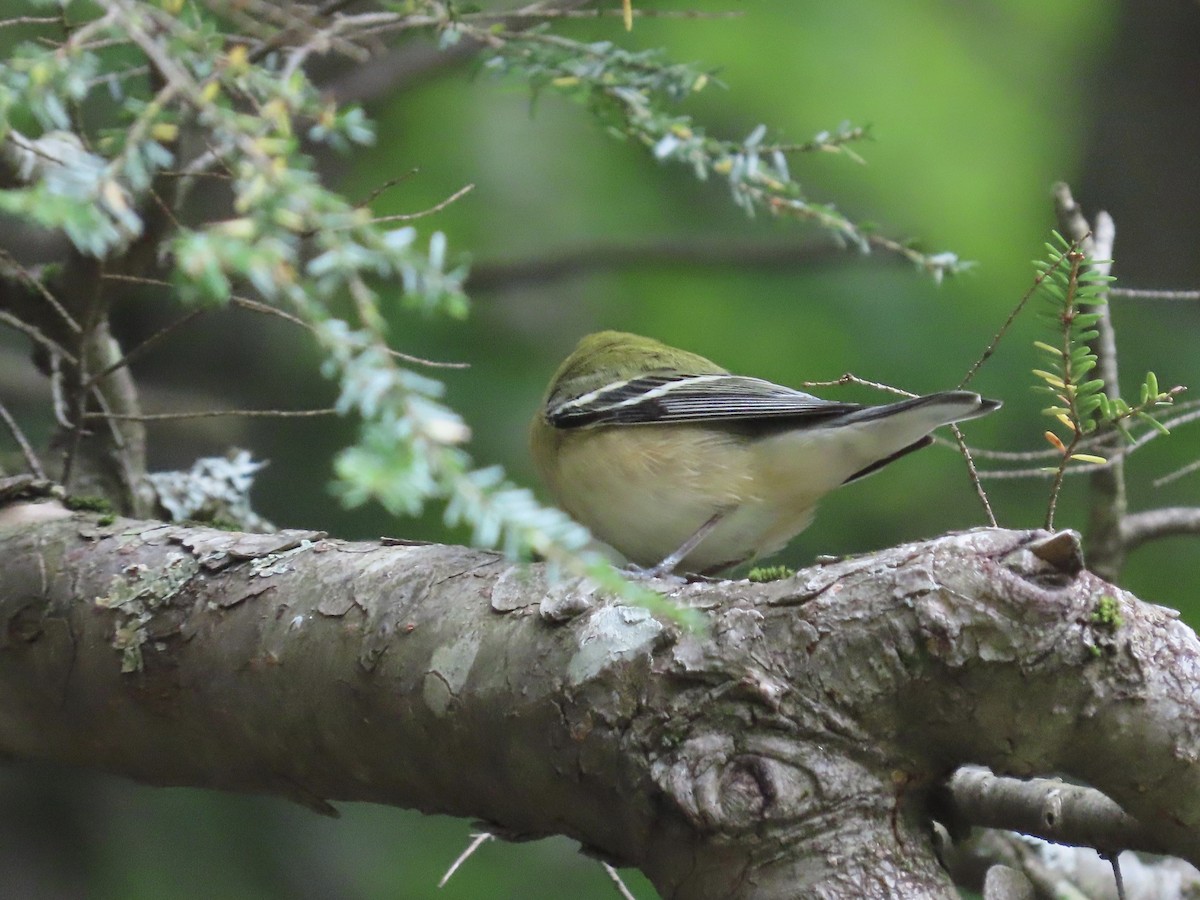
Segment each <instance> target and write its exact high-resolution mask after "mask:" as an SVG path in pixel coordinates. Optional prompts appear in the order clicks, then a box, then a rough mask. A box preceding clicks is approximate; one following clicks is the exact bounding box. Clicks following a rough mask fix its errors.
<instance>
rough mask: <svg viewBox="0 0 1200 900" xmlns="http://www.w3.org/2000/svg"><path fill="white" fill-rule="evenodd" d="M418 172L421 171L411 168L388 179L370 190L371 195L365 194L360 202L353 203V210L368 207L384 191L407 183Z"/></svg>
mask: <svg viewBox="0 0 1200 900" xmlns="http://www.w3.org/2000/svg"><path fill="white" fill-rule="evenodd" d="M419 171H421V170H420V169H417V168H412V169H409V170H408V171H407V172H405V173H404V174H403V175H397V176H396V177H395V178H389V179H388V180H387V181H385V182H384V183H383V184H381V185H379V187H376V188H373V189H372V190H371V193H369V194H367V196H366V197H364V198H363V199H362V200H360V201H358V203H355V204H354V208H355V209H362V208H363V207H364V206H370V205H371V204H372V203H374V202H375V200H376V199H378V198H379V196H380V195H381V194H383V193H384V191H388V190H391V189H392V188H394V187H395V186H396V185H398V184H400V183H401V182H404V181H407V180H408V179H410V178H412V177H413V176H414V175H416V174H417V173H418V172H419Z"/></svg>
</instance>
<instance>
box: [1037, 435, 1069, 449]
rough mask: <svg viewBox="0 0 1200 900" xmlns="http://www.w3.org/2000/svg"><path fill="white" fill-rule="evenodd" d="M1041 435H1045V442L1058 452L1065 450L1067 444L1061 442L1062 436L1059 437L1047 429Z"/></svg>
mask: <svg viewBox="0 0 1200 900" xmlns="http://www.w3.org/2000/svg"><path fill="white" fill-rule="evenodd" d="M1043 437H1045V439H1046V443H1047V444H1049V445H1050V446H1051V447H1053V448H1054V449H1055V450H1057V451H1058V452H1059V453H1066V452H1067V445H1066V444H1064V443H1063V442H1062V438H1060V437H1059V436H1058V435H1057V434H1055V433H1054V432H1053V431H1047V432H1046V433H1045V434H1044V435H1043Z"/></svg>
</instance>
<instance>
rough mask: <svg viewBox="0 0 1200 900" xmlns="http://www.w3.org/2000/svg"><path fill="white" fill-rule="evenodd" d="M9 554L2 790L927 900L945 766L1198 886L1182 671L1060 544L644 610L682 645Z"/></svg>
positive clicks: (166, 566) (13, 547)
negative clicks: (578, 851)
mask: <svg viewBox="0 0 1200 900" xmlns="http://www.w3.org/2000/svg"><path fill="white" fill-rule="evenodd" d="M42 506H43V507H44V506H45V504H43V505H42ZM13 509H14V510H15V513H19V512H20V511H21V510H22V509H31V507H28V506H26V507H20V506H18V507H14V508H13ZM30 518H31V520H34V519H38V518H45V516H44V515H42V516H40V517H38V516H31V517H30ZM6 521H7V522H8V523H9V527H7V528H4V529H2V530H0V552H3V554H4V559H5V560H6V565H5V566H4V568H3V570H2V571H0V617H2V620H3V622H4V625H5V627H4V629H3V630H0V635H3V637H2V638H0V641H2V642H0V751H3V752H6V753H8V754H11V755H13V756H16V757H21V758H28V759H43V760H54V761H57V762H60V763H68V764H73V765H80V766H89V767H96V768H101V769H105V770H108V771H115V772H120V773H123V774H126V775H128V776H130V777H134V778H137V779H139V780H142V781H145V782H148V783H151V784H162V785H168V784H170V785H176V784H188V785H196V786H205V787H214V788H222V789H226V790H237V791H250V792H260V793H275V794H283V795H285V796H289V797H291V798H293V799H296V800H298V801H300V802H303V803H306V804H307V805H309V806H311V807H313V808H316V809H320V810H322V811H326V812H328V811H331V810H332V807H331V806H330V805H329V804H330V801H334V800H366V801H372V802H378V803H391V804H396V805H403V806H409V807H415V808H417V809H422V810H425V811H427V812H441V813H449V814H453V815H460V816H472V817H475V818H480V819H483V820H485V821H487V822H489V823H493V824H492V825H490V826H489V830H490V831H494V832H496V833H500V834H509V835H513V834H518V835H540V834H545V833H550V832H560V833H565V834H567V835H570V836H572V837H574V838H576V839H578V840H580V841H581V842H583V843H584V844H585V846H587V847H588V848H590V849H591V850H593V851H594V852H596V853H599V854H600V855H601V856H602V857H603V858H606V859H610V860H613V861H617V862H621V863H627V864H631V865H636V866H638V867H640V868H641V869H642V870H643V871H644V872H646V874H647V875H648V876H649V877H650V878H651V880H652V881H653V882H654V883H655V884H656V886H657V887H658V889H659V890H660V891H661V892H662V893H663V894H664V895H665V896H674V897H678V898H698V900H707V898H718V897H719V898H735V900H737V898H746V897H751V896H753V897H756V898H763V897H765V898H775V897H780V898H783V897H789V898H791V897H800V896H825V897H912V896H922V897H932V898H940V897H945V898H950V897H953V896H955V894H954V889H953V887H952V886H951V884H950V882H949V880H948V878H947V876H946V874H945V872H944V871H943V870H942V869H941V868H940V866H939V865H938V863H937V861H936V858H935V855H934V853H933V848H932V844H931V841H930V821H929V813H928V809H929V803H930V800H931V792H932V790H933V788H934V787H935V785H936V784H937V783H938V782H939V781H940V779H941V777H942V776H943V775H944V774H946V773H948V772H949V771H951V770H953V769H954V768H956V767H957V766H959V765H960V764H964V763H971V762H974V763H979V764H983V765H989V766H991V767H993V768H995V769H996V770H998V771H1001V772H1006V773H1009V774H1031V773H1038V772H1042V773H1048V772H1064V773H1067V774H1069V775H1072V776H1074V777H1076V778H1078V779H1081V780H1084V781H1087V782H1088V783H1090V784H1093V785H1095V786H1096V787H1097V788H1098V789H1100V790H1102V791H1104V792H1105V793H1106V794H1108V795H1109V796H1111V797H1112V798H1113V799H1114V800H1116V801H1117V802H1119V803H1120V804H1121V805H1122V807H1123V808H1124V810H1125V811H1126V812H1127V813H1129V814H1130V815H1131V816H1134V817H1136V818H1137V820H1138V821H1140V822H1141V823H1143V825H1144V827H1145V828H1146V830H1147V834H1148V835H1150V836H1151V838H1152V839H1153V840H1154V841H1156V842H1157V844H1158V845H1159V846H1161V847H1162V848H1164V849H1166V850H1168V851H1169V852H1171V853H1173V854H1176V855H1179V856H1182V857H1184V858H1188V859H1192V860H1195V859H1200V827H1198V826H1200V772H1198V771H1197V767H1196V766H1195V765H1194V764H1193V763H1192V762H1191V759H1192V756H1191V754H1192V753H1193V752H1194V748H1195V747H1196V746H1197V744H1198V740H1197V736H1198V735H1200V697H1198V696H1197V693H1196V691H1195V689H1194V685H1195V683H1196V676H1197V673H1198V671H1200V642H1198V641H1197V638H1196V636H1195V635H1194V634H1193V633H1192V632H1191V631H1190V630H1189V629H1188V628H1186V626H1184V625H1183V624H1182V623H1180V622H1179V621H1178V620H1177V619H1176V618H1175V617H1173V616H1172V615H1171V614H1170V613H1169V612H1168V611H1166V610H1163V609H1161V608H1160V607H1155V606H1150V605H1147V604H1142V603H1140V602H1139V601H1137V600H1136V599H1135V598H1133V597H1132V596H1130V595H1128V594H1126V593H1123V592H1121V591H1119V590H1118V589H1117V588H1114V587H1112V586H1111V585H1108V584H1105V583H1104V582H1102V581H1100V580H1099V579H1097V578H1096V577H1095V576H1094V575H1092V574H1091V573H1089V572H1086V571H1080V569H1079V562H1078V548H1077V547H1075V549H1074V552H1072V551H1071V546H1074V544H1073V540H1072V538H1071V535H1070V534H1069V533H1063V534H1059V535H1054V536H1047V535H1046V534H1044V533H1039V532H1009V531H1003V530H999V529H981V530H977V531H974V532H969V533H965V534H960V535H951V536H947V537H945V538H942V539H939V540H936V541H931V542H928V543H925V544H913V545H907V546H903V547H897V548H894V549H892V550H888V551H884V552H882V553H878V554H873V555H870V556H865V557H860V558H856V559H851V560H846V561H843V562H839V563H835V564H832V565H827V566H820V567H817V568H813V569H810V570H807V571H803V572H800V573H798V574H797V575H796V576H795V577H793V578H790V579H786V580H784V581H780V582H773V583H770V584H765V585H751V584H749V583H747V582H720V583H701V584H693V585H687V586H682V587H679V586H670V587H669V590H670V593H671V597H672V599H673V600H674V601H675V602H677V603H681V604H685V605H688V606H691V607H693V608H696V609H699V610H702V611H703V612H704V614H705V616H706V618H707V620H708V623H709V627H708V630H707V632H705V633H703V634H688V633H682V632H680V631H678V630H677V629H676V628H674V627H673V626H671V625H668V624H664V623H662V622H659V621H657V620H656V619H654V618H653V617H651V616H650V615H649V614H648V613H647V612H646V611H645V610H642V609H638V608H632V607H627V606H621V605H619V604H616V603H614V602H609V601H605V600H603V599H601V598H599V597H597V596H595V594H594V592H593V591H592V590H590V589H588V588H587V587H586V586H585V585H581V584H579V583H578V582H575V583H567V584H556V583H552V582H550V581H548V580H547V575H546V573H545V571H544V570H543V569H542V568H541V567H538V566H524V567H522V566H515V565H513V564H511V563H509V562H507V561H505V560H504V559H503V558H502V557H500V556H498V555H496V554H492V553H483V552H479V551H473V550H467V549H464V548H459V547H442V546H420V547H414V546H405V547H393V546H386V547H385V546H379V545H376V544H351V543H345V542H341V541H331V540H325V539H323V538H322V537H321V536H320V535H319V534H315V533H310V532H284V533H280V534H274V535H243V534H236V533H228V532H222V531H216V530H212V529H200V528H183V527H178V526H171V525H163V524H160V523H154V522H138V521H133V520H118V521H116V522H112V523H110V524H104V523H103V522H102V520H98V519H96V518H95V517H86V516H82V517H75V518H67V519H63V520H60V521H50V522H44V521H42V522H37V521H32V522H31V524H27V525H20V524H19V523H20V521H21V518H20V516H19V515H15V517H14V515H10V516H8V517H7V518H6ZM564 599H567V600H570V601H571V603H570V604H569V605H571V606H572V608H574V609H578V610H580V614H579V615H577V616H575V617H574V618H569V619H567V620H566V621H565V622H564V621H561V618H562V617H561V615H558V616H551V615H550V613H551V612H552V611H553V610H561V609H562V608H563V607H564V604H563V603H562V602H561V601H563V600H564ZM543 601H546V603H547V614H546V615H542V614H541V612H540V610H541V606H542V603H543ZM1098 608H1104V609H1107V610H1108V613H1109V615H1108V616H1107V617H1105V618H1103V619H1098V618H1097V615H1096V612H1097V609H1098ZM123 670H124V671H123ZM1028 722H1037V723H1038V727H1037V728H1028V727H1024V726H1022V725H1021V723H1028ZM1131 758H1137V759H1138V760H1139V765H1138V766H1130V765H1129V764H1128V760H1129V759H1131ZM834 857H836V858H837V859H838V864H837V865H836V866H830V865H829V864H828V862H827V861H828V860H830V859H832V858H834Z"/></svg>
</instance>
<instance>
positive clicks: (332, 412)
mask: <svg viewBox="0 0 1200 900" xmlns="http://www.w3.org/2000/svg"><path fill="white" fill-rule="evenodd" d="M337 415H341V413H340V411H339V410H337V409H335V408H334V407H332V406H330V407H326V408H323V409H206V410H200V411H198V412H178V413H137V414H133V413H105V412H89V413H84V416H83V417H84V418H85V419H114V420H117V421H121V422H164V421H170V420H175V419H213V418H219V417H221V416H239V417H242V418H246V419H307V418H314V417H317V416H337Z"/></svg>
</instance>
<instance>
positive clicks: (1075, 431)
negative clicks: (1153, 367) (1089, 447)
mask: <svg viewBox="0 0 1200 900" xmlns="http://www.w3.org/2000/svg"><path fill="white" fill-rule="evenodd" d="M1046 251H1047V255H1046V258H1045V259H1042V260H1038V261H1035V263H1034V265H1035V267H1036V268H1037V270H1038V292H1039V293H1040V295H1041V297H1042V298H1043V300H1044V305H1043V309H1042V310H1041V315H1042V317H1043V318H1044V319H1045V320H1046V321H1047V322H1048V323H1049V324H1050V327H1051V328H1052V329H1053V330H1054V331H1056V332H1057V335H1056V339H1055V342H1054V343H1049V342H1046V341H1035V342H1034V346H1035V347H1037V349H1038V350H1039V351H1041V352H1042V354H1043V355H1044V356H1045V357H1046V358H1047V360H1048V368H1046V369H1034V370H1033V374H1034V375H1035V376H1036V377H1037V378H1038V380H1039V382H1040V383H1039V384H1038V385H1036V386H1035V387H1034V390H1036V391H1039V392H1040V393H1044V394H1049V395H1050V396H1051V398H1052V401H1051V405H1049V406H1047V407H1045V408H1044V409H1043V410H1042V413H1043V414H1044V415H1047V416H1050V417H1052V418H1054V419H1056V420H1057V421H1058V422H1059V423H1060V424H1061V425H1062V426H1063V427H1065V428H1066V429H1067V432H1068V434H1067V439H1066V440H1065V441H1064V440H1063V439H1062V438H1061V437H1059V436H1058V435H1057V434H1055V433H1054V432H1053V431H1047V432H1046V440H1047V441H1048V442H1049V443H1050V444H1051V446H1053V447H1054V448H1055V449H1056V450H1058V451H1059V452H1060V453H1061V454H1062V458H1061V460H1060V462H1059V464H1058V466H1057V467H1055V469H1054V470H1053V471H1054V472H1055V479H1054V486H1053V488H1052V489H1051V495H1050V504H1049V507H1048V510H1047V515H1046V527H1047V528H1052V527H1053V525H1054V508H1055V504H1056V502H1057V498H1058V493H1059V490H1060V489H1061V487H1062V479H1063V475H1064V473H1065V472H1066V469H1067V467H1068V466H1069V465H1070V464H1071V463H1072V462H1080V463H1085V464H1092V465H1104V464H1107V462H1108V460H1107V459H1106V458H1105V457H1103V456H1097V455H1094V454H1091V453H1080V452H1076V451H1077V449H1078V448H1079V446H1080V444H1081V443H1082V442H1084V441H1086V440H1087V438H1088V437H1089V436H1094V435H1096V434H1097V433H1098V432H1102V431H1103V430H1104V429H1116V430H1117V431H1119V432H1120V433H1121V434H1122V435H1123V436H1124V437H1125V438H1126V439H1128V440H1132V436H1131V435H1130V434H1129V431H1128V428H1127V423H1128V421H1129V420H1130V419H1134V418H1136V419H1140V420H1142V421H1143V422H1146V423H1147V424H1149V425H1150V426H1152V427H1154V428H1156V429H1158V430H1160V431H1162V432H1163V433H1164V434H1165V433H1166V431H1167V429H1166V426H1164V425H1163V424H1162V423H1161V422H1159V421H1158V420H1157V419H1155V418H1154V416H1153V415H1151V413H1150V410H1151V409H1154V408H1155V407H1159V406H1166V405H1170V404H1171V403H1172V402H1173V398H1174V395H1175V394H1177V393H1179V392H1180V391H1181V390H1183V389H1182V388H1173V389H1172V390H1169V391H1160V390H1159V387H1158V379H1157V378H1156V377H1155V376H1154V373H1153V372H1147V373H1146V377H1145V379H1144V381H1143V382H1142V385H1141V387H1140V395H1141V397H1140V400H1139V402H1138V403H1136V404H1132V405H1131V404H1130V403H1128V402H1126V401H1125V400H1123V399H1122V398H1121V397H1120V395H1119V394H1118V393H1117V386H1116V385H1109V384H1107V383H1106V382H1105V380H1104V379H1103V378H1095V377H1089V376H1092V375H1094V370H1095V369H1096V366H1097V364H1098V362H1099V360H1098V358H1097V356H1096V351H1095V349H1094V348H1095V346H1096V342H1097V340H1098V339H1099V338H1100V331H1099V328H1100V327H1101V325H1102V323H1103V320H1104V315H1105V314H1104V312H1103V310H1102V308H1103V306H1104V305H1105V303H1106V302H1107V300H1106V294H1107V292H1108V286H1109V284H1110V283H1111V282H1113V281H1115V280H1116V279H1115V278H1113V276H1111V275H1106V274H1102V273H1101V272H1098V271H1097V270H1096V267H1097V264H1101V265H1107V264H1108V263H1110V262H1111V261H1110V260H1093V259H1089V258H1088V257H1087V255H1086V254H1085V253H1083V252H1082V250H1081V249H1080V247H1079V244H1078V243H1075V244H1073V243H1070V242H1068V241H1067V240H1066V239H1065V238H1064V237H1063V236H1062V235H1060V234H1059V233H1058V232H1057V231H1056V232H1052V242H1051V243H1047V244H1046Z"/></svg>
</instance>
